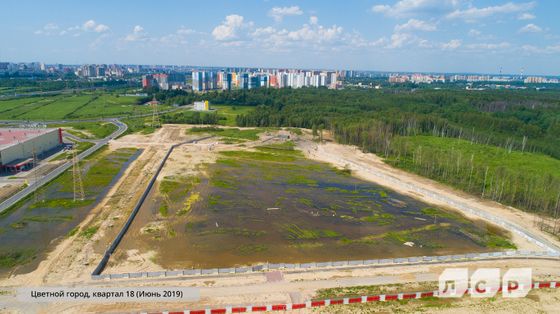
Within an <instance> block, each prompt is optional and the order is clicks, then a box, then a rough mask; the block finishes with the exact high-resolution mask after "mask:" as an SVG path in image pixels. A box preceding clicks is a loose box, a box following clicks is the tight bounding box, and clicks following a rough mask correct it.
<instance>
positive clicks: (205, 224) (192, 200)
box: [112, 144, 514, 269]
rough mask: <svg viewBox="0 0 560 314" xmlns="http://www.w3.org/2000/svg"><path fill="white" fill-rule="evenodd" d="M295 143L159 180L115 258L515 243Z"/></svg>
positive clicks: (279, 255)
mask: <svg viewBox="0 0 560 314" xmlns="http://www.w3.org/2000/svg"><path fill="white" fill-rule="evenodd" d="M289 148H290V147H289V145H286V144H284V145H279V146H275V145H272V146H271V147H269V148H260V149H258V150H257V151H255V152H248V151H232V152H222V153H221V154H220V158H219V159H218V161H217V162H216V163H215V164H210V165H207V169H206V170H205V173H206V175H204V176H201V177H200V178H198V179H197V178H193V177H187V176H180V175H178V176H174V177H166V178H163V180H162V182H161V183H160V185H159V186H156V187H155V188H154V189H153V190H152V192H151V195H150V196H149V198H148V200H147V201H146V203H145V204H144V206H143V208H141V210H140V212H139V214H138V216H137V218H136V220H135V221H134V223H133V224H132V226H131V229H130V230H129V232H128V233H127V235H126V236H125V238H124V240H123V242H122V243H121V246H120V247H119V248H118V249H117V253H118V254H115V255H114V257H116V258H115V259H114V260H113V261H112V263H119V261H122V259H124V258H125V253H124V252H126V251H127V250H132V249H139V250H140V251H141V252H144V253H145V252H148V251H155V252H156V256H155V258H154V261H155V262H156V263H158V264H160V265H161V266H162V267H163V268H166V269H172V268H190V267H194V268H213V267H230V266H239V265H250V264H257V263H262V262H271V263H281V262H285V263H303V262H321V261H336V260H355V259H372V258H390V257H407V256H422V255H447V254H458V253H467V252H484V251H495V250H501V249H505V248H513V247H514V246H513V244H512V243H511V242H510V241H509V240H508V235H507V234H506V233H504V232H503V231H502V230H500V229H498V228H496V227H495V226H493V225H489V224H486V223H485V222H482V221H473V220H469V219H467V218H466V217H464V216H462V215H461V214H460V213H458V212H455V211H449V210H442V209H438V208H434V207H432V206H430V205H428V204H425V203H422V202H420V201H418V200H415V199H413V198H410V197H407V196H404V195H400V194H398V193H396V192H393V191H390V190H387V189H385V188H382V187H380V186H378V185H376V184H373V183H370V182H366V181H363V180H360V179H357V178H354V177H352V176H351V175H350V174H349V173H348V172H347V171H343V170H338V169H334V168H332V167H330V166H329V165H327V164H323V163H318V162H314V161H310V160H307V159H305V158H304V157H303V156H302V155H301V154H300V153H299V152H297V151H294V150H290V149H289ZM119 259H120V260H119Z"/></svg>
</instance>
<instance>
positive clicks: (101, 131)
mask: <svg viewBox="0 0 560 314" xmlns="http://www.w3.org/2000/svg"><path fill="white" fill-rule="evenodd" d="M48 127H50V128H51V127H52V128H63V129H64V130H65V131H66V132H68V133H70V134H72V135H75V136H78V137H81V138H84V139H102V138H105V137H107V136H109V135H111V133H113V132H115V131H116V130H117V127H116V126H115V125H114V124H112V123H110V122H71V123H63V124H49V125H48Z"/></svg>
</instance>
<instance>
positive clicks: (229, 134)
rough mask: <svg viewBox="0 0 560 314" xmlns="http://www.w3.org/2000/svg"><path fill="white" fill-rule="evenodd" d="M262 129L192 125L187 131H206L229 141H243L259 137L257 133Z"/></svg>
mask: <svg viewBox="0 0 560 314" xmlns="http://www.w3.org/2000/svg"><path fill="white" fill-rule="evenodd" d="M263 131H264V130H263V129H248V130H241V129H237V128H217V127H194V128H192V129H189V130H188V131H187V132H188V133H208V134H212V135H216V136H219V137H221V138H223V139H225V140H226V141H230V142H243V141H255V140H258V139H259V133H262V132H263Z"/></svg>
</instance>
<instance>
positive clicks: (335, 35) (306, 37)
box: [249, 19, 368, 52]
mask: <svg viewBox="0 0 560 314" xmlns="http://www.w3.org/2000/svg"><path fill="white" fill-rule="evenodd" d="M310 22H313V23H316V24H312V23H309V24H303V25H302V26H301V27H300V28H297V29H295V30H288V29H285V28H282V29H277V28H275V27H271V26H268V27H260V28H257V29H255V30H254V31H252V32H251V33H250V34H249V35H250V37H251V38H252V39H253V41H254V43H256V44H260V45H262V46H263V47H264V48H265V49H266V50H274V51H275V52H278V51H288V50H289V49H291V48H293V47H294V46H298V47H310V46H311V47H313V48H315V49H317V50H325V49H333V50H334V49H340V48H341V47H348V45H360V46H366V45H368V43H367V42H365V40H363V38H361V37H360V36H359V34H348V33H344V31H343V29H342V27H340V26H337V25H332V26H330V27H327V26H323V25H319V24H318V19H312V20H311V21H310Z"/></svg>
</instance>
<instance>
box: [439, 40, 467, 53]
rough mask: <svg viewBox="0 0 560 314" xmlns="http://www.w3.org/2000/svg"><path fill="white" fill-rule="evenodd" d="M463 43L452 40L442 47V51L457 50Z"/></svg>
mask: <svg viewBox="0 0 560 314" xmlns="http://www.w3.org/2000/svg"><path fill="white" fill-rule="evenodd" d="M461 44H462V41H461V40H459V39H452V40H450V41H449V42H447V43H443V44H442V45H441V49H443V50H455V49H457V48H459V47H461Z"/></svg>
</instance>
